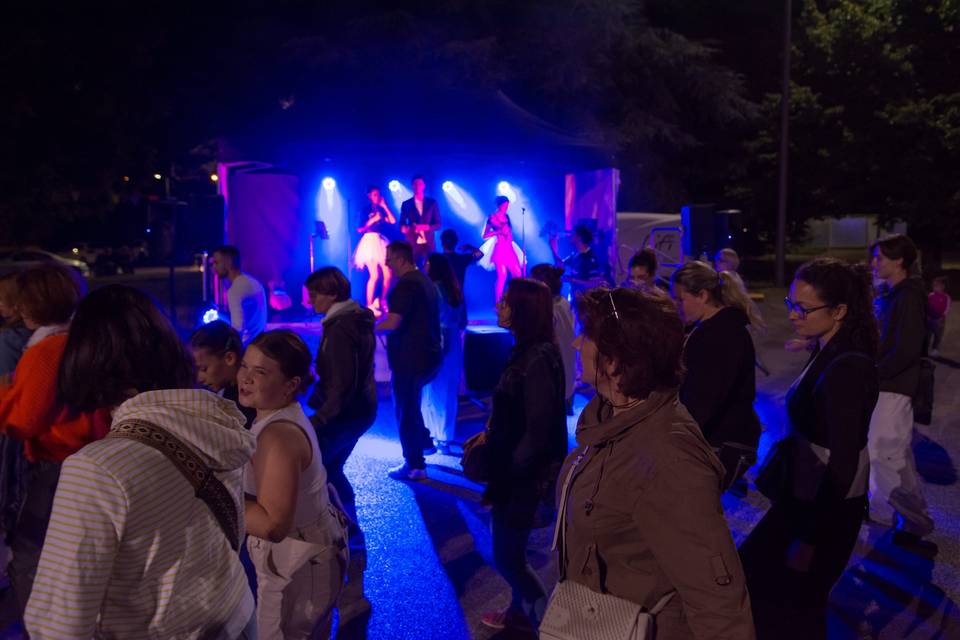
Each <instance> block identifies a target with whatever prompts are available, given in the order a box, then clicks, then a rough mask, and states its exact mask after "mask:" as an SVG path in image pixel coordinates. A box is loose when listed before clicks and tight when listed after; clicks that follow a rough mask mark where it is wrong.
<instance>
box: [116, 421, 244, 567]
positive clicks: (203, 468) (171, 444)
mask: <svg viewBox="0 0 960 640" xmlns="http://www.w3.org/2000/svg"><path fill="white" fill-rule="evenodd" d="M107 437H108V438H127V439H129V440H134V441H136V442H139V443H141V444H145V445H147V446H148V447H152V448H154V449H156V450H157V451H159V452H160V453H162V454H163V455H164V456H166V458H167V460H169V461H170V462H171V463H172V464H173V466H174V467H176V469H177V471H179V472H180V473H182V474H183V477H184V478H186V479H187V482H189V483H190V484H191V485H192V486H193V489H194V491H195V494H194V495H196V497H198V498H200V499H201V500H203V502H204V503H206V505H207V507H209V508H210V511H211V512H212V513H213V517H214V519H215V520H216V521H217V524H219V525H220V529H221V530H222V531H223V534H224V535H225V536H226V537H227V541H228V542H229V543H230V547H231V548H232V549H233V550H234V551H237V550H239V549H240V515H239V513H238V510H237V505H236V502H235V501H234V499H233V496H231V495H230V491H229V490H228V489H227V488H226V487H225V486H224V485H223V483H222V482H220V480H218V479H217V477H216V476H215V475H213V471H212V470H211V469H210V467H208V466H207V465H206V464H205V463H204V462H203V460H202V459H201V458H200V456H198V455H197V454H196V453H194V452H193V451H192V450H191V449H190V448H189V447H187V445H185V444H184V443H183V442H182V441H180V439H179V438H177V437H176V436H174V435H173V434H172V433H170V432H169V431H167V430H166V429H164V428H162V427H159V426H157V425H155V424H153V423H151V422H146V421H144V420H137V419H130V420H124V421H122V422H120V423H117V424H115V425H113V427H112V428H111V430H110V433H109V434H108V435H107Z"/></svg>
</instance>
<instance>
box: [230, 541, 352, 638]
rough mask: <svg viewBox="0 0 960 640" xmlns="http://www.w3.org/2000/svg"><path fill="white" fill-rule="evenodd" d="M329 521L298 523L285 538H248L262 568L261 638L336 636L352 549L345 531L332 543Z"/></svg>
mask: <svg viewBox="0 0 960 640" xmlns="http://www.w3.org/2000/svg"><path fill="white" fill-rule="evenodd" d="M327 526H328V525H322V524H317V525H311V526H308V527H302V528H299V529H295V530H294V532H293V533H291V534H290V536H288V537H287V538H285V539H284V540H283V541H281V542H269V541H267V540H261V539H260V538H257V537H255V536H249V537H248V538H247V548H248V550H249V551H250V559H251V560H252V561H253V565H254V567H256V569H257V636H258V638H259V640H313V639H316V638H329V637H330V627H331V623H332V620H333V608H334V606H336V603H337V598H338V597H339V595H340V590H341V589H342V588H343V580H344V577H345V574H346V569H347V554H348V552H347V545H346V536H345V535H344V536H343V537H341V538H340V539H339V540H335V541H334V543H333V544H330V542H329V541H330V533H329V532H328V531H327V530H326V528H325V527H327ZM320 541H322V542H320Z"/></svg>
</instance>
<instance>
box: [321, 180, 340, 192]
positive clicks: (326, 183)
mask: <svg viewBox="0 0 960 640" xmlns="http://www.w3.org/2000/svg"><path fill="white" fill-rule="evenodd" d="M322 184H323V188H324V189H326V190H327V191H333V190H334V189H335V188H336V187H337V181H336V180H334V179H333V178H324V179H323V182H322Z"/></svg>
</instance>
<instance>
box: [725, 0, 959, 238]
mask: <svg viewBox="0 0 960 640" xmlns="http://www.w3.org/2000/svg"><path fill="white" fill-rule="evenodd" d="M795 33H796V36H795V40H794V56H795V57H794V60H795V64H794V66H793V81H794V82H793V86H792V102H791V113H790V127H791V131H790V138H791V144H790V191H789V193H790V199H789V215H790V216H791V219H792V221H793V222H794V229H795V230H799V229H801V228H802V223H803V222H804V221H805V220H807V219H810V218H814V217H823V216H830V215H843V214H852V213H874V214H877V215H878V216H879V218H880V221H881V222H883V223H889V222H893V221H905V222H907V223H908V228H909V233H910V235H911V236H913V237H914V238H915V239H916V240H917V241H918V242H920V243H921V245H923V246H924V247H925V248H927V249H928V251H929V252H931V253H932V254H936V253H938V252H939V250H940V249H942V248H945V247H950V246H955V244H956V243H957V241H958V240H960V144H958V143H960V82H958V78H960V75H958V74H957V68H958V64H960V3H957V2H956V0H932V1H930V2H922V3H918V2H912V1H911V0H820V1H819V2H814V1H812V0H811V1H809V2H806V3H804V5H803V10H802V14H801V16H800V20H799V23H798V28H797V29H796V31H795ZM779 108H780V97H779V95H778V94H770V95H768V96H767V97H766V99H765V100H764V102H763V108H762V111H763V113H764V122H765V125H764V126H763V127H761V129H760V130H759V132H758V134H757V135H756V136H754V137H753V138H752V139H751V140H750V141H749V142H748V143H747V144H746V151H747V154H746V156H745V158H744V160H743V162H741V163H739V166H738V175H737V178H738V180H737V183H736V185H735V186H734V187H733V188H732V189H731V191H730V193H731V195H732V196H734V197H737V198H739V199H741V200H742V201H743V202H744V203H745V204H746V205H747V206H748V208H750V209H751V210H752V211H753V213H754V215H755V217H756V218H757V219H758V220H760V221H765V222H768V223H769V221H772V220H773V219H774V216H773V211H774V208H775V203H776V198H775V191H774V189H775V185H776V184H777V182H776V175H777V174H776V167H777V164H776V163H777V146H778V144H779V139H780V138H779V136H780V132H779Z"/></svg>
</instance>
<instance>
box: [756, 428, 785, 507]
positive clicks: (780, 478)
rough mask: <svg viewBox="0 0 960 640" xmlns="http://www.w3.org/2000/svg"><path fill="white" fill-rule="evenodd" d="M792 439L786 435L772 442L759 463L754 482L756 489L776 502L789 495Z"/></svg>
mask: <svg viewBox="0 0 960 640" xmlns="http://www.w3.org/2000/svg"><path fill="white" fill-rule="evenodd" d="M793 447H794V440H793V438H792V437H791V436H786V437H784V438H782V439H780V440H778V441H777V442H775V443H774V445H773V446H772V447H770V450H769V451H768V452H767V456H766V457H765V458H764V459H763V462H761V463H760V468H759V469H758V470H757V479H756V481H755V483H754V484H756V486H757V491H759V492H760V493H762V494H763V495H765V496H766V497H767V498H769V499H770V500H771V501H773V502H776V501H777V500H780V499H781V498H785V497H787V496H788V495H790V492H791V484H792V480H793V473H792V472H793V469H792V466H793V464H792V459H793Z"/></svg>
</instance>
